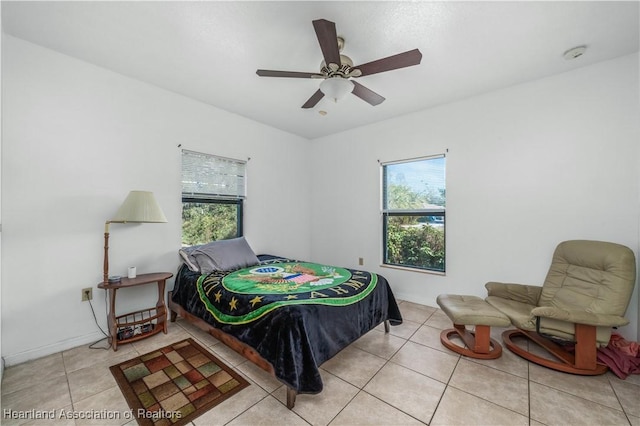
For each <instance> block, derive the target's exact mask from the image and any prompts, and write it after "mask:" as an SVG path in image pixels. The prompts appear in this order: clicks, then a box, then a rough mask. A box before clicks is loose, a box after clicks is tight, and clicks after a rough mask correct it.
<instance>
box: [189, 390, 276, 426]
mask: <svg viewBox="0 0 640 426" xmlns="http://www.w3.org/2000/svg"><path fill="white" fill-rule="evenodd" d="M268 395H269V394H268V393H267V392H266V391H265V390H264V389H262V388H261V387H260V386H256V385H255V384H252V385H251V386H248V387H246V388H244V389H242V390H241V391H240V392H238V393H237V394H235V395H233V396H232V397H231V398H229V399H227V400H226V401H223V402H221V403H220V404H219V405H216V406H215V407H213V408H212V409H210V410H209V411H207V412H205V413H203V414H202V415H201V416H200V417H197V418H195V419H194V420H193V422H192V423H193V424H194V425H196V426H217V425H225V424H227V423H229V422H230V421H231V420H233V419H234V418H236V417H238V416H239V415H240V414H242V413H243V412H245V411H246V410H248V409H250V408H251V407H253V406H254V405H256V404H257V403H258V402H260V401H262V400H263V399H264V398H266V397H267V396H268Z"/></svg>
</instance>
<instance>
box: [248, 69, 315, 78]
mask: <svg viewBox="0 0 640 426" xmlns="http://www.w3.org/2000/svg"><path fill="white" fill-rule="evenodd" d="M256 74H258V75H259V76H260V77H291V78H324V76H323V75H322V74H320V73H317V72H298V71H273V70H258V71H256Z"/></svg>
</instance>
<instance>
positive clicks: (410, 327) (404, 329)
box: [375, 319, 422, 339]
mask: <svg viewBox="0 0 640 426" xmlns="http://www.w3.org/2000/svg"><path fill="white" fill-rule="evenodd" d="M421 325H422V324H421V323H419V322H414V321H409V320H407V319H403V321H402V324H400V325H392V326H390V327H389V333H391V334H393V335H394V336H398V337H401V338H403V339H408V338H409V337H411V336H412V335H413V333H415V332H416V330H417V329H418V328H420V326H421ZM375 329H376V330H377V331H382V332H384V324H380V325H379V326H377V327H376V328H375Z"/></svg>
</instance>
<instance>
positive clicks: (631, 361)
mask: <svg viewBox="0 0 640 426" xmlns="http://www.w3.org/2000/svg"><path fill="white" fill-rule="evenodd" d="M639 349H640V347H639V345H638V343H637V342H629V341H627V340H625V339H624V338H623V337H622V336H620V335H619V334H617V333H613V334H612V335H611V339H609V344H608V345H607V346H606V347H604V348H599V349H598V361H600V362H601V363H603V364H606V365H607V366H608V367H609V369H610V370H611V371H612V372H613V373H614V374H615V375H616V376H618V377H620V378H621V379H626V378H627V376H629V374H640V350H639Z"/></svg>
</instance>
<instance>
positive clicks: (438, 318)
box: [425, 309, 453, 330]
mask: <svg viewBox="0 0 640 426" xmlns="http://www.w3.org/2000/svg"><path fill="white" fill-rule="evenodd" d="M425 324H426V325H428V326H430V327H433V328H439V329H440V330H444V329H445V328H451V327H453V323H452V322H451V320H450V319H449V317H448V316H447V314H445V313H444V312H442V311H441V310H439V309H438V310H437V311H436V312H434V313H433V315H431V316H430V317H429V319H428V320H427V321H426V322H425Z"/></svg>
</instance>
